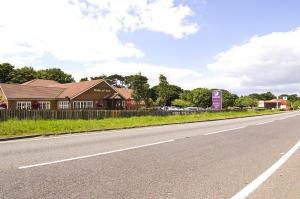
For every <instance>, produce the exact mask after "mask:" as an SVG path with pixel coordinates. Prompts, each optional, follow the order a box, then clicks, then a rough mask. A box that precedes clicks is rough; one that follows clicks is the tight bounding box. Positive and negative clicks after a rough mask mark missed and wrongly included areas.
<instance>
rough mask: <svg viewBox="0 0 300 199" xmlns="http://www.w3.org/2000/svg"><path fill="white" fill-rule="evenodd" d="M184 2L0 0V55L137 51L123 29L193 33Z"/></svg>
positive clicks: (105, 57) (26, 59) (83, 58)
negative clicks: (122, 35) (125, 40)
mask: <svg viewBox="0 0 300 199" xmlns="http://www.w3.org/2000/svg"><path fill="white" fill-rule="evenodd" d="M191 14H192V12H191V10H190V8H189V7H187V6H183V5H175V4H174V3H173V0H153V1H148V0H127V1H120V0H93V1H92V0H85V1H79V0H72V1H69V0H43V1H40V0H26V1H20V0H7V1H5V0H1V1H0V44H1V45H0V58H1V60H2V61H9V62H12V63H15V64H20V65H24V64H31V63H32V62H33V61H34V60H37V59H39V58H42V57H43V56H44V55H45V54H46V53H50V54H51V55H53V56H54V57H55V58H56V59H57V60H71V61H75V62H76V61H77V62H92V61H94V62H99V61H110V60H117V59H119V58H124V57H128V58H131V57H142V56H144V55H143V52H141V51H140V50H139V49H138V48H137V47H136V46H135V45H134V44H133V43H130V42H128V43H123V42H121V41H120V40H119V38H118V34H119V33H120V32H122V31H136V30H140V29H146V30H151V31H158V32H162V33H165V34H169V35H171V36H173V37H175V38H181V37H183V36H185V35H188V34H192V33H195V32H196V31H197V30H198V27H197V25H196V24H192V23H188V22H187V21H186V17H188V16H189V15H191Z"/></svg>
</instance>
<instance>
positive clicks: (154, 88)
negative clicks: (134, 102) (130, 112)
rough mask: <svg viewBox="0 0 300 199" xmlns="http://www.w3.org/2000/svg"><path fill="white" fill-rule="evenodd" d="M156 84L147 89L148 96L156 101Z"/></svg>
mask: <svg viewBox="0 0 300 199" xmlns="http://www.w3.org/2000/svg"><path fill="white" fill-rule="evenodd" d="M157 88H158V86H153V87H152V88H150V90H149V97H150V98H151V99H152V100H153V101H154V102H156V101H157V98H158V89H157Z"/></svg>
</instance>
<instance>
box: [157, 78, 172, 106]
mask: <svg viewBox="0 0 300 199" xmlns="http://www.w3.org/2000/svg"><path fill="white" fill-rule="evenodd" d="M157 92H158V99H157V100H158V104H159V105H164V106H165V105H167V102H168V100H169V99H170V85H169V82H168V80H167V78H166V76H164V75H159V84H158V86H157Z"/></svg>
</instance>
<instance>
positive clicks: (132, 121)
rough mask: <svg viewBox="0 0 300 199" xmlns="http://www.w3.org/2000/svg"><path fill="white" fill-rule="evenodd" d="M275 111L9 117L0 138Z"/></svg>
mask: <svg viewBox="0 0 300 199" xmlns="http://www.w3.org/2000/svg"><path fill="white" fill-rule="evenodd" d="M271 113H275V112H274V111H260V112H254V111H248V112H220V113H201V114H194V115H174V116H142V117H131V118H109V119H103V120H8V121H2V122H0V138H8V137H18V136H29V135H50V134H62V133H76V132H83V131H96V130H99V131H100V130H108V129H122V128H132V127H142V126H153V125H163V124H174V123H186V122H197V121H207V120H217V119H227V118H237V117H246V116H254V115H262V114H271Z"/></svg>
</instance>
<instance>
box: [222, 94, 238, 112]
mask: <svg viewBox="0 0 300 199" xmlns="http://www.w3.org/2000/svg"><path fill="white" fill-rule="evenodd" d="M238 98H239V97H238V96H237V95H236V94H232V93H230V92H229V91H227V90H222V106H223V108H228V107H233V106H234V103H235V100H236V99H238Z"/></svg>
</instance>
